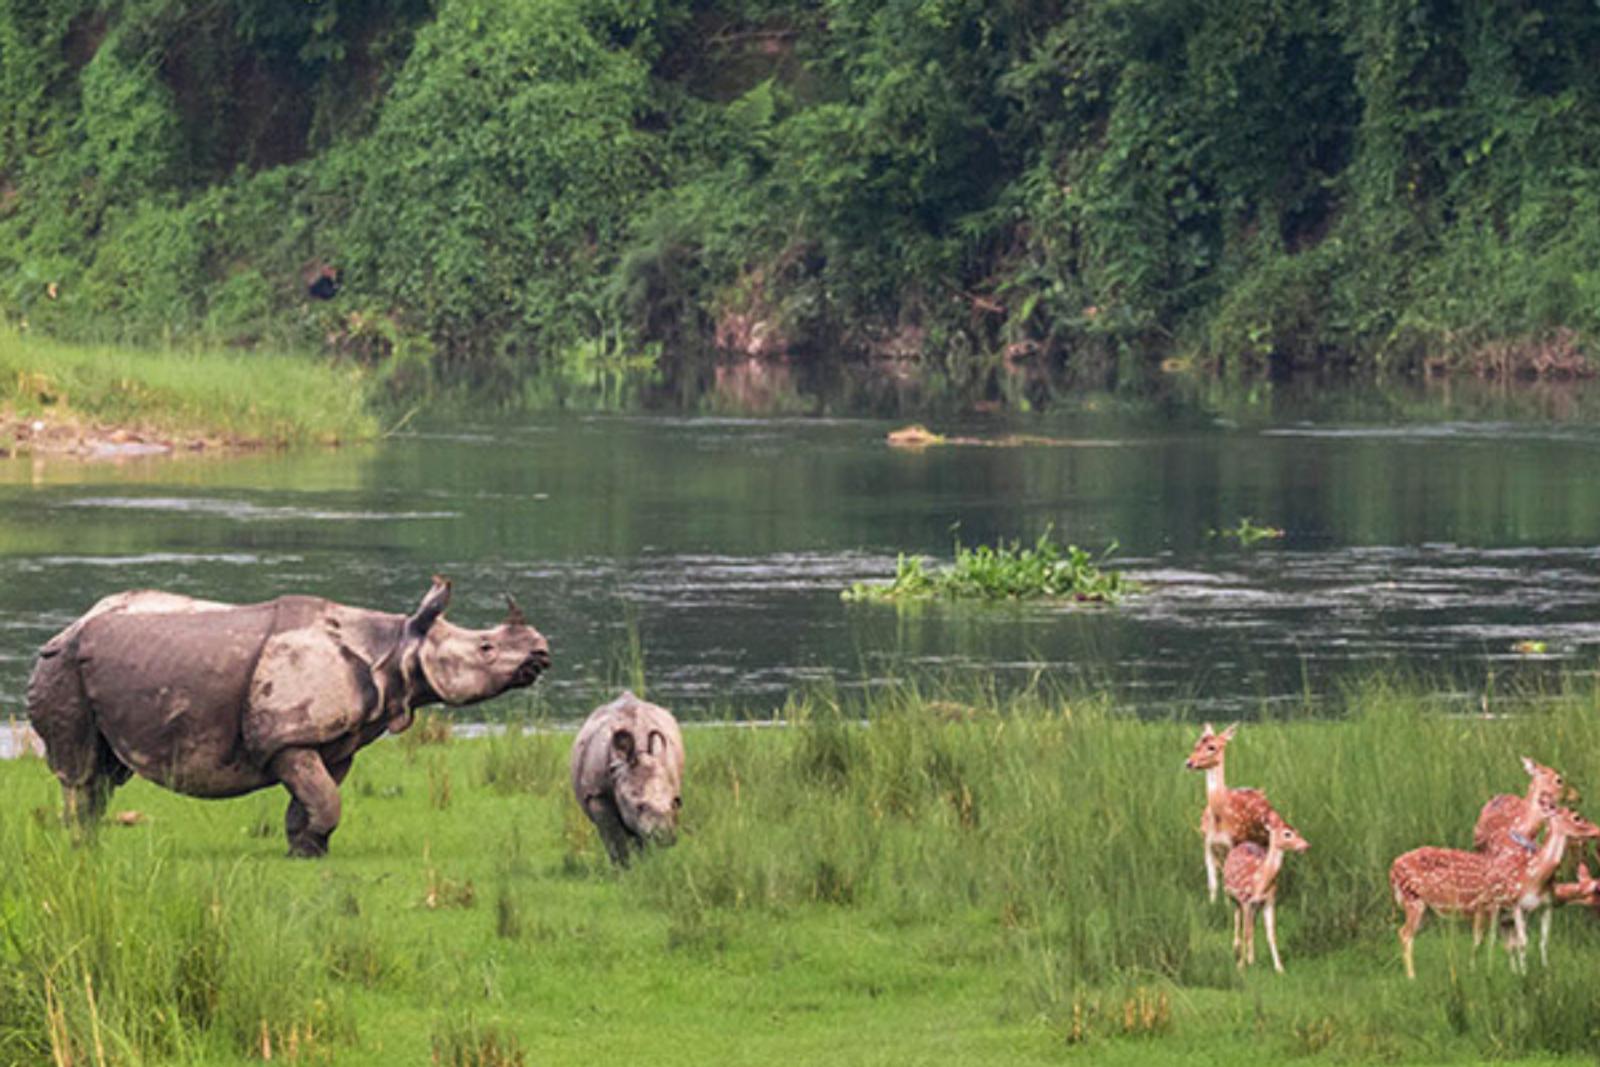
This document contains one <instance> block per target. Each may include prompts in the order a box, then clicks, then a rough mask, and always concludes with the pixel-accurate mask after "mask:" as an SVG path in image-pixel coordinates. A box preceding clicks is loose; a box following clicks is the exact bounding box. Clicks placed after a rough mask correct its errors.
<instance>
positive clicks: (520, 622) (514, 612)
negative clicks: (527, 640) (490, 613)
mask: <svg viewBox="0 0 1600 1067" xmlns="http://www.w3.org/2000/svg"><path fill="white" fill-rule="evenodd" d="M501 625H503V626H526V625H528V618H527V616H526V615H524V614H522V605H520V604H518V603H517V598H516V597H514V596H512V595H511V594H510V593H507V594H506V620H505V622H504V623H502V624H501Z"/></svg>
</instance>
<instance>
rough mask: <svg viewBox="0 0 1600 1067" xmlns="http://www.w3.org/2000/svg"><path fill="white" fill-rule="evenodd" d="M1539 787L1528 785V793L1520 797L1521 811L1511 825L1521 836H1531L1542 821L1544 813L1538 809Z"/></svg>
mask: <svg viewBox="0 0 1600 1067" xmlns="http://www.w3.org/2000/svg"><path fill="white" fill-rule="evenodd" d="M1538 794H1539V787H1538V786H1537V785H1536V784H1535V785H1529V786H1528V795H1527V796H1526V797H1523V798H1522V813H1521V814H1520V815H1518V816H1517V822H1516V825H1515V826H1514V827H1513V829H1515V830H1516V831H1517V833H1519V834H1521V835H1522V836H1523V837H1532V836H1533V835H1534V833H1535V832H1537V831H1538V829H1539V824H1540V823H1542V822H1544V818H1545V817H1544V814H1543V813H1542V812H1541V811H1540V810H1539V796H1538Z"/></svg>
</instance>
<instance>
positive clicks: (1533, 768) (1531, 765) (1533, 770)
mask: <svg viewBox="0 0 1600 1067" xmlns="http://www.w3.org/2000/svg"><path fill="white" fill-rule="evenodd" d="M1522 769H1523V770H1525V771H1527V772H1528V776H1529V777H1530V778H1531V777H1532V776H1533V775H1535V774H1538V773H1539V765H1538V764H1537V763H1535V762H1533V760H1531V759H1529V758H1528V757H1527V756H1523V757H1522Z"/></svg>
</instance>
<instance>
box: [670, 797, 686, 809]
mask: <svg viewBox="0 0 1600 1067" xmlns="http://www.w3.org/2000/svg"><path fill="white" fill-rule="evenodd" d="M672 806H673V807H674V808H681V807H683V798H682V797H673V798H672Z"/></svg>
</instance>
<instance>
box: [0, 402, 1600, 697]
mask: <svg viewBox="0 0 1600 1067" xmlns="http://www.w3.org/2000/svg"><path fill="white" fill-rule="evenodd" d="M1328 410H1330V407H1329V406H1327V405H1324V406H1322V407H1321V408H1312V409H1308V410H1291V411H1289V412H1285V413H1280V414H1278V415H1277V416H1275V417H1271V416H1269V417H1264V418H1261V419H1258V420H1256V421H1254V422H1252V423H1251V424H1249V425H1235V424H1234V423H1232V422H1229V421H1228V420H1226V419H1220V418H1216V417H1212V416H1209V415H1207V414H1206V413H1205V412H1204V411H1193V410H1186V411H1182V412H1178V413H1173V412H1170V411H1169V412H1164V413H1160V414H1156V413H1151V412H1144V413H1133V414H1124V413H1117V412H1111V413H1087V414H1079V415H1075V416H1062V417H1057V418H1053V419H1050V420H1048V421H1044V420H1040V421H1034V422H1026V423H1023V422H1016V421H1012V422H1001V421H999V420H969V421H968V422H966V423H961V424H941V425H939V426H938V427H937V428H938V429H941V430H945V431H951V432H962V433H967V434H971V435H974V436H991V437H992V436H998V435H1000V434H1003V433H1008V432H1024V433H1031V434H1038V435H1044V436H1051V437H1055V438H1058V439H1059V440H1060V441H1061V442H1063V443H1058V444H1033V445H1027V446H1024V447H1016V448H975V447H948V448H934V449H929V450H926V451H923V452H903V451H896V450H893V449H890V448H888V447H886V446H885V444H884V441H883V439H884V435H885V433H886V432H887V431H888V430H890V429H892V428H893V425H892V424H890V423H886V422H880V421H872V420H854V419H822V418H774V419H757V418H748V419H747V418H706V417H699V418H694V417H668V416H596V417H577V416H552V417H539V418H530V419H524V420H520V421H516V422H508V423H503V424H488V423H483V424H473V425H471V426H465V427H463V426H449V427H445V426H440V427H435V428H432V429H421V430H417V431H415V432H411V433H408V434H406V435H403V436H400V437H396V438H392V439H389V440H386V441H384V442H382V443H380V444H376V445H372V446H365V447H360V448H348V449H341V450H335V451H313V452H302V453H291V454H281V455H280V454H272V455H252V456H246V457H243V458H231V459H217V458H201V459H178V460H144V459H140V460H134V461H129V462H125V463H122V464H120V465H111V464H84V463H80V462H75V461H67V460H52V459H45V460H12V461H5V462H0V721H3V720H4V718H5V717H6V716H7V715H20V713H21V710H22V700H23V689H24V685H25V682H26V677H27V672H28V670H29V667H30V664H31V662H32V657H33V653H34V650H35V649H36V647H37V646H38V645H39V644H40V643H41V642H42V641H43V640H45V639H46V638H47V637H48V636H49V635H50V634H51V633H53V632H55V631H56V630H57V629H59V628H60V627H62V626H64V625H66V624H67V623H68V622H70V621H71V620H72V619H73V618H74V617H75V616H76V615H77V614H79V613H80V612H82V611H83V610H84V609H85V608H87V607H88V606H89V605H90V604H92V603H93V602H94V601H95V600H96V599H98V598H99V597H101V596H104V595H106V594H108V593H111V592H115V591H117V590H120V589H127V588H133V587H159V588H163V589H169V590H173V591H178V592H184V593H189V594H192V595H196V596H202V597H208V598H215V599H223V600H232V601H250V600H256V599H264V598H267V597H270V596H273V595H275V594H277V593H280V592H288V591H297V592H315V593H319V594H323V595H326V596H330V597H332V598H334V599H338V600H342V601H345V602H348V603H353V604H360V605H367V606H372V607H380V608H384V609H387V610H391V611H408V610H410V608H411V607H412V606H414V605H415V603H416V602H417V600H418V599H419V598H420V597H421V595H422V593H423V592H424V591H425V590H426V588H427V586H428V581H429V576H430V575H432V574H434V573H442V574H446V575H449V576H450V577H451V578H453V579H454V580H455V583H456V600H455V603H454V605H453V606H452V609H451V617H452V618H453V619H454V620H455V621H457V622H459V623H461V624H464V625H487V624H489V623H492V622H493V621H495V620H496V619H497V618H498V617H499V615H500V613H502V612H503V610H504V602H503V600H502V594H503V592H512V593H514V594H515V595H516V596H517V597H518V598H519V599H520V601H521V602H522V604H523V606H524V607H525V609H526V610H527V613H528V616H529V618H530V619H532V620H533V621H534V623H535V624H536V625H537V626H539V627H540V629H541V630H543V631H544V632H545V633H546V634H547V636H549V638H550V640H551V644H552V647H553V650H554V654H555V657H556V666H555V669H554V670H553V671H552V672H551V673H550V674H549V675H548V676H547V677H546V678H545V679H544V680H543V681H541V682H540V683H539V686H540V689H541V690H543V696H542V697H541V698H540V699H541V700H542V702H543V703H542V705H541V708H542V711H543V713H545V714H548V715H551V716H553V717H555V718H558V719H571V718H576V717H579V716H581V715H582V714H583V713H585V712H586V711H587V709H588V707H589V706H590V705H591V704H592V703H593V702H594V701H595V700H596V699H598V698H599V697H600V696H601V695H602V694H603V693H605V692H607V691H608V690H609V688H610V687H611V686H613V685H614V684H616V683H617V681H618V680H619V679H621V678H623V677H625V676H626V675H627V674H628V672H629V668H628V664H629V661H630V659H631V658H632V657H633V656H634V653H632V652H631V651H630V649H631V648H633V647H637V648H638V649H639V650H640V651H639V653H638V655H639V656H641V657H642V663H643V668H644V673H645V676H646V678H647V680H648V686H649V692H650V695H651V696H652V697H653V698H655V699H657V700H659V701H661V702H663V703H666V704H669V705H670V706H672V707H674V708H675V709H676V710H678V711H679V712H680V714H683V715H684V716H686V717H697V716H698V717H712V716H714V717H729V716H741V717H762V716H765V715H769V714H770V713H771V712H772V711H773V710H774V709H775V708H777V707H778V706H780V705H781V704H782V702H783V701H784V699H785V697H786V695H787V694H789V693H790V692H791V691H793V690H795V689H796V688H797V687H806V686H816V685H825V686H828V685H831V686H838V687H841V688H851V687H860V686H870V685H873V684H875V683H877V682H880V681H882V680H883V679H886V678H891V677H900V676H905V675H907V674H912V675H932V676H935V677H940V678H947V679H954V680H957V681H958V682H972V683H977V684H990V683H991V682H993V683H994V684H997V685H1001V686H1011V685H1020V684H1026V683H1027V682H1028V681H1029V680H1031V679H1039V680H1043V681H1045V682H1047V683H1061V684H1064V685H1069V686H1106V687H1110V688H1113V689H1114V690H1116V691H1117V693H1118V694H1119V695H1121V696H1122V697H1124V698H1125V699H1127V700H1129V701H1130V702H1131V703H1132V704H1134V705H1135V706H1136V707H1137V708H1138V709H1139V710H1140V711H1141V712H1145V713H1149V714H1164V713H1166V712H1168V711H1169V710H1171V709H1174V708H1181V709H1183V710H1184V711H1185V712H1187V713H1192V714H1203V715H1216V716H1224V715H1233V714H1243V715H1249V714H1254V713H1256V712H1258V711H1260V710H1261V709H1262V708H1263V707H1266V706H1270V705H1272V704H1275V703H1282V702H1304V701H1307V700H1310V701H1313V702H1315V701H1317V700H1320V699H1322V698H1323V697H1325V696H1326V695H1327V694H1330V693H1335V692H1337V690H1338V688H1339V687H1340V686H1341V685H1342V684H1344V683H1345V682H1347V681H1348V680H1350V679H1352V678H1356V677H1359V676H1361V675H1363V674H1365V673H1370V672H1371V671H1372V670H1374V669H1385V670H1389V669H1403V670H1406V671H1409V672H1413V673H1421V674H1423V675H1424V676H1426V677H1428V678H1429V679H1430V680H1431V681H1432V682H1433V683H1434V684H1438V685H1441V686H1443V687H1446V688H1453V689H1456V690H1458V691H1459V692H1460V693H1462V694H1463V698H1464V699H1465V698H1471V699H1477V695H1478V694H1480V692H1481V691H1482V690H1483V689H1484V688H1485V687H1486V686H1487V687H1490V688H1491V689H1493V688H1495V687H1500V688H1505V687H1511V686H1516V685H1522V684H1531V683H1535V682H1539V681H1540V680H1541V679H1542V678H1555V677H1572V676H1584V675H1588V674H1589V673H1591V672H1592V671H1593V668H1594V664H1595V660H1596V652H1597V648H1600V535H1597V531H1600V479H1597V478H1596V477H1595V475H1594V472H1595V471H1596V469H1600V468H1597V460H1600V426H1597V425H1596V424H1594V423H1591V422H1588V421H1584V420H1581V419H1574V420H1564V421H1562V420H1550V419H1543V418H1533V419H1521V420H1495V421H1489V420H1486V419H1454V420H1452V419H1439V418H1434V419H1429V420H1427V421H1421V422H1411V423H1396V422H1390V421H1379V422H1373V421H1371V420H1370V419H1366V418H1363V417H1361V416H1360V415H1359V414H1357V415H1352V414H1351V413H1350V409H1349V407H1348V406H1339V407H1334V408H1331V410H1333V411H1335V412H1336V414H1332V415H1330V414H1326V413H1325V412H1327V411H1328ZM1319 412H1320V413H1319ZM1245 516H1250V517H1252V518H1253V519H1254V521H1255V522H1257V523H1262V524H1271V525H1275V526H1279V527H1282V528H1283V529H1284V531H1285V536H1284V537H1283V538H1282V539H1281V540H1277V541H1272V542H1267V543H1263V544H1261V545H1259V546H1257V547H1255V548H1251V549H1243V548H1241V547H1239V546H1238V545H1237V543H1235V542H1232V541H1228V540H1226V539H1221V538H1218V537H1216V536H1214V534H1213V531H1215V530H1218V529H1223V528H1227V527H1232V526H1235V525H1237V524H1238V522H1239V520H1240V519H1241V518H1242V517H1245ZM1047 529H1053V530H1054V532H1055V534H1056V536H1057V537H1058V538H1059V539H1060V540H1063V541H1071V542H1074V543H1076V544H1079V545H1082V546H1084V547H1087V548H1091V549H1093V550H1096V551H1099V550H1102V549H1104V548H1106V547H1107V546H1108V545H1110V544H1112V543H1113V542H1116V543H1118V544H1119V545H1120V547H1119V549H1118V551H1117V553H1116V555H1115V556H1114V557H1113V559H1114V560H1115V561H1116V564H1117V565H1118V566H1120V567H1122V568H1124V569H1126V570H1127V571H1128V572H1129V573H1130V574H1131V575H1132V576H1133V577H1134V578H1136V579H1137V580H1139V581H1140V582H1141V583H1143V585H1144V587H1145V591H1144V592H1143V593H1142V594H1141V595H1138V596H1136V597H1134V598H1132V599H1130V600H1129V601H1127V602H1126V603H1125V604H1123V605H1122V606H1120V607H1118V608H1114V609H1093V608H1089V609H1085V608H1081V607H1075V606H1070V605H1051V604H1046V605H1025V606H1000V607H972V606H958V605H942V604H940V605H930V606H927V607H923V608H920V609H917V610H912V611H897V610H896V609H894V608H888V607H882V606H874V605H848V604H844V603H842V602H841V601H840V599H839V593H840V590H841V589H843V588H844V587H846V586H848V585H849V584H850V583H851V582H854V581H857V580H861V579H873V578H886V577H887V576H888V575H889V574H890V573H891V572H892V571H893V567H894V562H895V558H896V556H897V554H898V553H900V552H911V553H923V554H928V555H931V556H936V557H941V558H947V557H948V556H949V555H950V551H951V545H952V542H953V540H954V539H955V538H956V537H958V536H959V537H960V538H961V539H962V540H963V541H966V542H967V543H980V542H992V541H993V540H995V539H998V538H1007V539H1011V538H1021V539H1023V540H1028V541H1031V540H1032V539H1033V538H1035V537H1036V536H1037V535H1038V534H1039V533H1041V532H1043V531H1045V530H1047ZM1529 640H1532V641H1538V642H1541V643H1542V646H1543V651H1542V652H1541V653H1537V654H1531V655H1530V654H1526V653H1522V652H1518V651H1516V647H1517V645H1518V643H1519V642H1523V641H1529ZM500 706H501V707H502V710H504V709H509V710H510V711H512V712H513V713H516V712H519V711H524V710H527V709H528V706H529V698H528V697H525V696H519V697H516V698H513V699H511V700H508V701H504V702H501V705H500ZM490 707H494V705H491V706H490ZM475 714H476V712H475Z"/></svg>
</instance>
